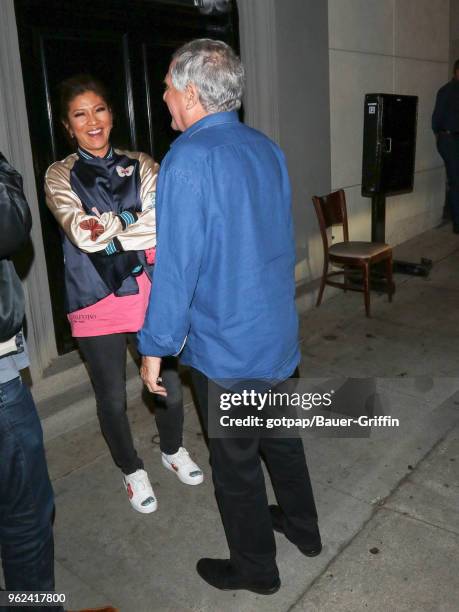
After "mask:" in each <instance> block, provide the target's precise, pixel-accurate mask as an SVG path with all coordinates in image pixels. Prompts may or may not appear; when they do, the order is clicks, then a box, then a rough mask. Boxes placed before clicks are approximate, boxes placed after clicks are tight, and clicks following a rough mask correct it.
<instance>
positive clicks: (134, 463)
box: [76, 334, 183, 474]
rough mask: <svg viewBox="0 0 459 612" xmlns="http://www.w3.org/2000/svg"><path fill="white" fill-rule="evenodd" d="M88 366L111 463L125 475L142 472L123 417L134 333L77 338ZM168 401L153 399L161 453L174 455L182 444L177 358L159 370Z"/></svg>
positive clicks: (156, 397)
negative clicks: (127, 373) (129, 345)
mask: <svg viewBox="0 0 459 612" xmlns="http://www.w3.org/2000/svg"><path fill="white" fill-rule="evenodd" d="M76 340H77V341H78V346H79V348H80V350H81V353H82V355H83V357H84V359H85V361H86V362H87V364H88V368H89V374H90V376H91V382H92V384H93V387H94V392H95V395H96V404H97V416H98V418H99V423H100V428H101V430H102V433H103V435H104V438H105V440H106V442H107V444H108V447H109V449H110V452H111V454H112V457H113V461H114V462H115V463H116V465H117V466H118V467H119V468H121V470H122V471H123V472H124V474H132V472H135V471H136V470H138V469H143V462H142V460H141V459H140V457H139V456H138V455H137V451H136V450H135V448H134V443H133V440H132V433H131V428H130V426H129V421H128V418H127V415H126V350H127V343H128V342H132V343H133V342H135V334H109V335H106V336H91V337H88V338H76ZM161 376H162V378H163V384H164V386H165V387H166V389H167V398H162V397H159V396H155V397H154V403H155V419H156V425H157V427H158V432H159V437H160V448H161V450H162V452H164V453H167V454H173V453H175V452H177V451H178V449H179V448H180V446H181V445H182V434H183V397H182V384H181V381H180V378H179V375H178V371H177V359H175V358H173V357H167V358H165V359H164V360H163V367H162V370H161Z"/></svg>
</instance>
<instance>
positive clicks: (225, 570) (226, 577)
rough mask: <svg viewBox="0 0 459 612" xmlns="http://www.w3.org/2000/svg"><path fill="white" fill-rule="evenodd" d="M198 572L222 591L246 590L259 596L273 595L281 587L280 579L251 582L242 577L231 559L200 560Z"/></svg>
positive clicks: (197, 567)
mask: <svg viewBox="0 0 459 612" xmlns="http://www.w3.org/2000/svg"><path fill="white" fill-rule="evenodd" d="M196 570H197V572H198V574H199V575H200V576H201V578H202V579H203V580H205V581H206V582H207V583H208V584H210V585H211V586H213V587H215V588H216V589H221V590H222V591H236V590H245V591H252V593H258V595H273V594H274V593H276V592H277V591H278V590H279V588H280V585H281V582H280V579H279V578H276V579H275V580H271V581H270V582H264V581H263V582H261V581H259V580H257V581H251V580H250V579H248V578H246V577H244V576H241V574H239V573H238V572H237V570H236V569H235V568H234V567H233V565H231V561H230V560H229V559H199V561H198V563H197V564H196Z"/></svg>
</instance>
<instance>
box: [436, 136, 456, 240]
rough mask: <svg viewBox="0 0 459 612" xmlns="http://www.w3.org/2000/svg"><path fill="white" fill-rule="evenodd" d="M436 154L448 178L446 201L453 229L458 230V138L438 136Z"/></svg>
mask: <svg viewBox="0 0 459 612" xmlns="http://www.w3.org/2000/svg"><path fill="white" fill-rule="evenodd" d="M437 147H438V152H439V153H440V155H441V156H442V158H443V161H444V162H445V168H446V175H447V177H448V185H449V192H448V201H449V206H450V209H451V215H452V218H453V225H454V228H455V229H459V136H458V135H455V134H439V136H438V141H437Z"/></svg>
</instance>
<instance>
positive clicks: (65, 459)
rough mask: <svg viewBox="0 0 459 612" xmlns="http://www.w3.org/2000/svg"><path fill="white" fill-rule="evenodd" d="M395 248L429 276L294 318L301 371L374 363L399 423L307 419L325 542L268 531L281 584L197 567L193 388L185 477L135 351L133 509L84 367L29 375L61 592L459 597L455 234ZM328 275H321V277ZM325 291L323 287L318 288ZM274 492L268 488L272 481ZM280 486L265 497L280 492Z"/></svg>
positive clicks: (249, 603) (128, 603) (352, 370)
mask: <svg viewBox="0 0 459 612" xmlns="http://www.w3.org/2000/svg"><path fill="white" fill-rule="evenodd" d="M399 256H400V257H401V258H403V259H408V260H419V258H420V257H421V256H423V257H430V258H432V259H434V261H435V265H434V268H433V270H432V272H431V275H430V277H429V278H428V279H419V278H410V277H397V278H396V282H397V292H396V294H395V297H394V302H393V303H392V304H388V303H387V298H386V296H378V295H372V315H373V316H372V318H371V319H366V318H365V316H364V308H363V297H362V295H361V294H355V293H347V294H343V293H340V294H338V295H337V296H335V297H333V298H332V299H330V300H328V301H327V302H326V303H324V304H323V306H321V308H319V309H312V310H310V311H308V312H307V313H306V314H304V315H303V316H302V318H301V338H302V353H303V362H302V375H303V376H304V377H321V378H334V377H339V376H346V377H354V378H357V377H376V378H377V387H378V391H379V393H380V394H381V398H382V406H383V411H384V414H386V415H390V416H392V417H396V418H398V419H399V420H400V426H399V427H397V428H379V429H373V431H372V433H371V436H370V437H355V438H349V437H343V436H342V435H341V436H335V437H330V436H327V435H322V436H317V435H315V436H314V435H310V434H306V435H305V447H306V455H307V459H308V464H309V468H310V472H311V477H312V480H313V484H314V488H315V495H316V501H317V505H318V511H319V517H320V524H321V531H322V537H323V541H324V550H323V552H322V554H321V555H320V556H319V557H316V558H314V559H309V558H306V557H304V556H302V555H301V554H300V553H299V552H298V550H297V549H296V548H295V547H294V546H292V545H291V544H290V543H289V542H288V541H287V540H286V539H285V538H284V537H283V536H281V535H279V534H276V539H277V544H278V563H279V569H280V574H281V579H282V588H281V590H280V591H279V592H278V593H277V594H275V595H273V596H270V597H263V596H257V595H254V594H251V593H248V592H244V591H241V592H222V591H217V590H214V589H212V588H210V587H208V586H207V585H206V584H205V583H204V582H203V581H202V580H201V579H200V578H199V577H198V575H197V574H196V572H195V564H196V561H197V560H198V559H199V558H200V557H202V556H209V557H213V556H215V557H226V556H227V548H226V543H225V538H224V534H223V529H222V526H221V522H220V518H219V514H218V510H217V507H216V503H215V499H214V495H213V489H212V484H211V478H210V468H209V465H208V455H207V449H206V446H205V443H204V440H203V437H202V433H201V429H200V426H199V423H198V420H197V417H196V413H195V410H194V406H193V404H192V400H191V395H190V392H189V390H187V391H186V398H187V406H186V417H185V446H186V447H187V448H188V449H189V450H190V452H192V454H193V456H194V458H195V459H196V460H197V461H198V463H200V465H201V467H202V468H203V469H204V471H205V476H206V480H205V482H204V484H202V485H201V486H198V487H189V486H186V485H183V484H181V483H180V482H179V481H178V480H177V479H176V478H175V476H174V475H173V474H171V473H170V472H168V471H166V470H165V469H164V468H163V467H162V466H161V462H160V452H159V446H158V440H157V436H156V430H155V426H154V420H153V418H152V416H151V414H150V413H149V411H148V409H147V407H146V406H145V404H144V403H143V402H142V401H141V398H140V393H141V387H140V385H139V382H138V379H137V375H136V371H135V365H134V364H133V363H131V364H130V365H129V383H128V388H129V398H130V406H129V414H130V419H131V423H132V426H133V433H134V436H135V443H136V447H137V449H138V451H139V454H140V455H141V456H142V457H143V459H144V461H145V464H146V469H147V470H148V472H149V474H150V477H151V480H152V484H153V487H154V489H155V492H156V493H157V496H158V499H159V509H158V511H157V512H156V513H154V514H151V515H141V514H138V513H136V512H134V511H133V510H132V509H131V507H130V505H129V503H128V501H127V498H126V494H125V492H124V489H123V486H122V483H121V475H120V473H119V471H118V470H117V468H116V467H115V466H114V465H113V463H112V460H111V458H110V456H109V454H108V451H107V448H106V445H105V443H104V441H103V439H102V437H101V435H100V433H99V428H98V424H97V421H96V420H95V418H94V402H93V398H92V394H91V390H90V387H89V384H88V380H87V376H86V374H85V372H84V369H83V368H82V366H81V365H80V364H79V362H78V360H77V358H76V357H75V356H73V357H69V358H68V359H69V360H70V361H71V360H72V359H74V360H75V361H74V363H70V365H72V366H73V367H71V368H70V369H69V370H67V371H65V372H62V371H60V370H56V369H51V370H50V372H49V377H48V378H47V379H45V382H44V383H43V384H42V385H41V386H40V388H36V389H35V392H36V397H37V399H38V401H39V407H40V412H41V415H42V419H43V423H44V429H45V433H46V439H47V442H46V443H47V453H48V461H49V468H50V472H51V476H52V479H53V484H54V488H55V493H56V509H57V514H56V525H55V538H56V579H57V589H58V590H59V591H62V592H65V593H67V595H68V597H69V604H68V607H70V608H79V607H86V606H89V605H91V606H95V605H101V604H104V603H111V604H112V605H115V606H118V607H119V609H120V610H121V611H122V612H166V611H167V612H191V611H199V612H201V611H202V612H204V611H206V612H236V611H243V612H252V611H254V612H256V611H260V612H261V611H273V612H283V611H287V610H294V611H295V612H300V611H306V610H307V611H308V612H310V611H319V612H334V611H336V612H338V611H339V612H347V611H349V612H351V611H352V612H358V611H361V610H362V611H363V610H371V611H372V612H379V611H381V612H383V611H384V612H386V611H387V610H396V611H405V610H406V611H412V612H423V611H426V612H427V611H429V612H430V611H432V612H434V611H435V612H438V611H442V612H446V611H448V612H449V611H451V612H453V611H456V610H457V609H458V601H459V583H458V580H457V576H458V555H457V551H458V549H459V512H458V509H459V486H458V481H459V479H458V473H459V456H458V455H459V427H458V405H459V321H458V314H457V313H458V306H459V273H458V270H459V237H457V236H455V235H453V234H452V233H451V232H450V229H449V227H445V228H440V229H437V230H432V231H430V232H427V233H425V234H423V235H421V236H419V237H417V238H416V239H414V240H412V241H410V242H409V243H406V244H405V245H403V246H402V247H401V248H400V249H399ZM328 291H330V290H328ZM326 293H327V289H326ZM269 495H270V498H271V499H272V500H273V495H272V491H271V490H270V491H269ZM273 501H274V500H273Z"/></svg>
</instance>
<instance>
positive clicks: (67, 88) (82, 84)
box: [59, 74, 112, 123]
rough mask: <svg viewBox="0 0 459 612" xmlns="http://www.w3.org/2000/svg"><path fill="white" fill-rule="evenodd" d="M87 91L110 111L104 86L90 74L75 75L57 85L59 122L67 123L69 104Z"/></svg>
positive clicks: (109, 102)
mask: <svg viewBox="0 0 459 612" xmlns="http://www.w3.org/2000/svg"><path fill="white" fill-rule="evenodd" d="M87 91H93V92H94V93H95V94H97V95H98V96H100V97H101V98H102V99H103V100H104V102H105V103H106V104H107V106H108V107H109V108H110V109H111V106H112V105H111V101H110V95H109V93H108V90H107V88H106V87H105V85H104V84H103V83H102V82H101V81H99V79H96V78H95V77H93V76H92V75H91V74H76V75H75V76H72V77H70V78H68V79H65V81H62V83H61V84H60V85H59V98H60V118H61V121H63V122H64V123H67V121H68V111H69V105H70V102H71V101H72V100H73V99H74V98H76V97H77V96H80V95H81V94H83V93H85V92H87Z"/></svg>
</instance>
